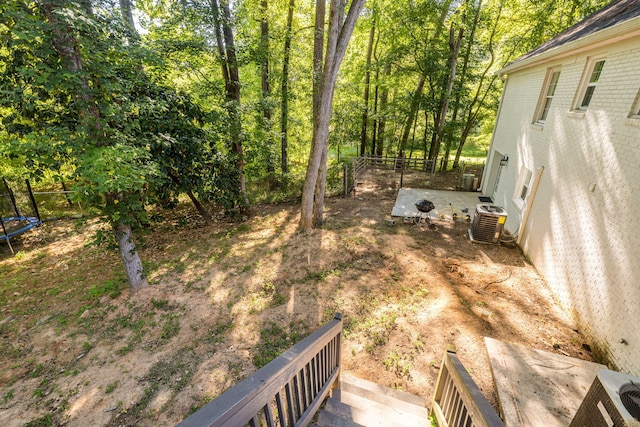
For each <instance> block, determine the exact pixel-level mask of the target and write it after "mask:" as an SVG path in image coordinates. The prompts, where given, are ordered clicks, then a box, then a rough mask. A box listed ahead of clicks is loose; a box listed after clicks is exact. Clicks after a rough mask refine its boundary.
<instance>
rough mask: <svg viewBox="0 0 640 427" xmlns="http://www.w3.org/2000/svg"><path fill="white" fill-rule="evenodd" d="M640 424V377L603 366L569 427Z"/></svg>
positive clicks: (623, 426)
mask: <svg viewBox="0 0 640 427" xmlns="http://www.w3.org/2000/svg"><path fill="white" fill-rule="evenodd" d="M600 426H602V427H611V426H616V427H618V426H620V427H631V426H633V427H638V426H640V378H637V377H632V376H630V375H627V374H623V373H621V372H616V371H609V370H607V369H603V370H601V371H600V372H598V376H597V377H596V379H595V380H593V383H592V384H591V387H590V388H589V391H588V392H587V395H586V396H585V398H584V400H583V401H582V403H581V404H580V407H579V408H578V412H576V415H575V416H574V417H573V420H572V421H571V424H570V425H569V427H600Z"/></svg>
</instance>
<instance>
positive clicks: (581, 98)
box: [573, 56, 606, 112]
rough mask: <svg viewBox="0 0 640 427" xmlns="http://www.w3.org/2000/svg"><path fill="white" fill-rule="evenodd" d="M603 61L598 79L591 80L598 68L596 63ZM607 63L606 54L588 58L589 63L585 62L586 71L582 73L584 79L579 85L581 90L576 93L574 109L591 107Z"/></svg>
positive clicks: (580, 110) (582, 109) (578, 110)
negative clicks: (587, 100)
mask: <svg viewBox="0 0 640 427" xmlns="http://www.w3.org/2000/svg"><path fill="white" fill-rule="evenodd" d="M599 63H602V67H601V68H600V71H599V73H598V75H597V79H596V80H595V81H591V80H592V78H593V75H594V71H595V70H596V65H597V64H599ZM605 65H606V56H596V57H592V58H588V59H587V63H586V64H585V67H584V71H583V74H582V80H581V83H580V86H579V91H578V92H577V93H576V98H575V102H574V105H573V111H576V112H585V111H587V110H588V109H589V106H590V105H591V102H592V101H593V96H594V94H595V92H596V88H597V87H598V86H599V84H600V79H601V77H602V71H603V70H604V66H605ZM590 88H593V89H591V93H590V94H589V102H588V103H587V105H584V103H585V100H586V98H587V93H588V92H589V90H590Z"/></svg>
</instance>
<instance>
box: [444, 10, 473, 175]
mask: <svg viewBox="0 0 640 427" xmlns="http://www.w3.org/2000/svg"><path fill="white" fill-rule="evenodd" d="M472 8H473V9H474V12H475V13H474V15H473V21H472V23H471V31H470V32H469V37H468V38H467V43H466V48H465V50H464V54H463V55H462V67H461V69H460V73H459V74H458V75H459V76H460V78H459V80H458V82H457V87H458V88H459V89H458V90H457V91H456V95H455V100H454V103H453V113H452V114H451V122H452V123H457V121H458V114H459V112H460V109H461V107H462V105H461V104H462V101H461V99H462V90H461V89H462V88H464V86H465V84H466V82H467V77H468V75H467V73H468V71H469V62H470V60H471V51H472V49H473V48H474V46H475V38H476V37H475V36H476V30H477V28H478V22H479V20H480V12H481V11H482V0H480V1H479V2H478V6H477V8H475V7H473V6H472ZM468 125H469V123H468V121H467V123H466V124H465V128H466V127H467V126H468ZM469 130H471V129H469ZM463 133H464V131H463ZM467 135H468V133H467ZM464 139H466V137H464ZM453 140H454V137H453V135H452V136H451V138H449V140H448V141H447V144H446V147H447V149H446V153H445V156H444V164H445V168H446V166H447V165H448V163H449V154H450V151H451V148H452V144H453ZM457 150H458V152H461V151H462V148H461V147H460V145H458V149H457ZM458 158H459V155H456V159H458ZM457 168H458V161H457V160H454V162H453V169H457Z"/></svg>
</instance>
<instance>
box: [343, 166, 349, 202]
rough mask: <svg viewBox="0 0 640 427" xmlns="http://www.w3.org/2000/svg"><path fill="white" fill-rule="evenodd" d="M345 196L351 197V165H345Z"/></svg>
mask: <svg viewBox="0 0 640 427" xmlns="http://www.w3.org/2000/svg"><path fill="white" fill-rule="evenodd" d="M343 186H344V195H345V196H348V195H349V164H347V163H345V164H344V176H343Z"/></svg>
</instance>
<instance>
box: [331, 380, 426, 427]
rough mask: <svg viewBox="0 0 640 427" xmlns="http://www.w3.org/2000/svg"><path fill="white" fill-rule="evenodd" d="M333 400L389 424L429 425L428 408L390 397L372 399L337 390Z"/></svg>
mask: <svg viewBox="0 0 640 427" xmlns="http://www.w3.org/2000/svg"><path fill="white" fill-rule="evenodd" d="M333 399H335V400H338V401H339V402H341V403H343V404H345V405H349V406H351V407H353V408H356V409H359V410H362V411H366V412H370V413H372V414H375V415H376V416H377V417H379V418H380V419H381V420H388V421H389V422H393V423H400V424H404V425H405V426H407V425H410V426H428V425H429V411H427V408H425V407H424V406H423V407H420V406H416V405H413V404H410V403H406V402H404V401H401V400H398V399H394V398H390V397H388V396H384V397H383V398H380V397H378V398H376V399H370V398H368V397H366V396H363V395H361V394H357V393H352V392H349V391H345V390H341V389H337V390H335V391H334V393H333ZM379 400H385V402H386V403H381V402H379ZM374 425H378V424H374Z"/></svg>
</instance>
